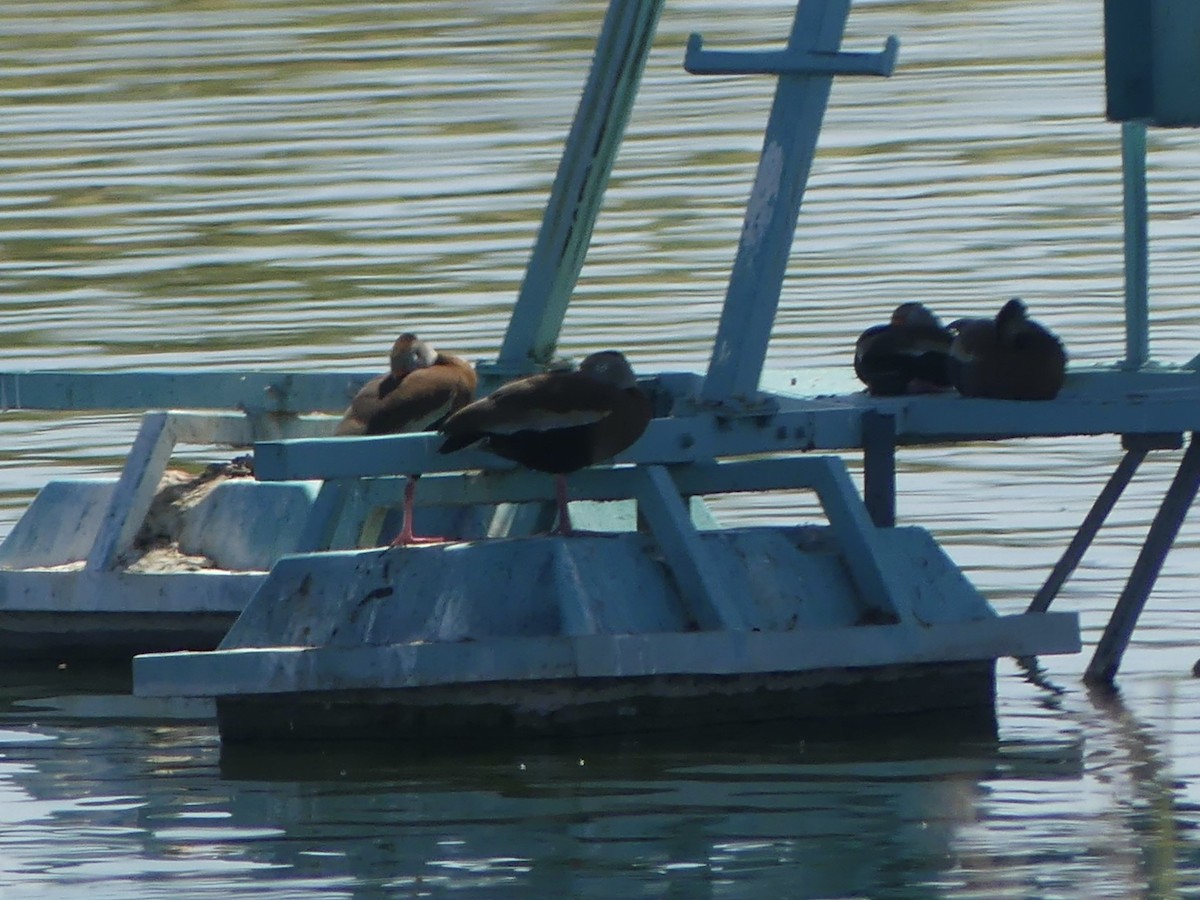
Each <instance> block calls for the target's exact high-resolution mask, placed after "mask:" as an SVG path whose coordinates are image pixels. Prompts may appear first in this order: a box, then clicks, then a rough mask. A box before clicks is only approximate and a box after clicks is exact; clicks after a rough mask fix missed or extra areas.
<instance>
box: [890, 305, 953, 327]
mask: <svg viewBox="0 0 1200 900" xmlns="http://www.w3.org/2000/svg"><path fill="white" fill-rule="evenodd" d="M892 325H894V326H899V327H904V326H907V327H910V328H911V327H920V328H941V327H942V320H941V319H939V318H938V317H937V314H936V313H934V311H933V310H931V309H930V308H929V307H928V306H926V305H925V304H924V303H918V302H917V301H915V300H910V301H909V302H908V303H901V304H900V305H899V306H897V307H896V308H895V310H893V311H892Z"/></svg>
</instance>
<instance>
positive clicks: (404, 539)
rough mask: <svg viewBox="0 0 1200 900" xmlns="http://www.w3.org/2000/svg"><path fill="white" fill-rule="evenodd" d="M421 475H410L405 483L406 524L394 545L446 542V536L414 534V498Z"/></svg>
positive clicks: (393, 542)
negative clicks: (420, 535) (418, 535)
mask: <svg viewBox="0 0 1200 900" xmlns="http://www.w3.org/2000/svg"><path fill="white" fill-rule="evenodd" d="M418 478H420V476H419V475H410V476H409V477H408V483H407V484H405V485H404V525H403V526H402V527H401V528H400V533H399V534H398V535H396V537H395V539H394V540H393V541H392V543H391V546H393V547H408V546H411V545H412V544H444V543H446V538H441V537H417V536H416V535H415V534H413V525H412V523H413V498H414V497H415V496H416V494H417V479H418Z"/></svg>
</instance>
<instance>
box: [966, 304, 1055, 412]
mask: <svg viewBox="0 0 1200 900" xmlns="http://www.w3.org/2000/svg"><path fill="white" fill-rule="evenodd" d="M950 330H951V331H953V332H954V333H955V336H954V343H953V344H952V345H951V347H950V356H951V363H950V369H951V372H952V376H953V381H954V386H955V387H956V388H958V392H959V393H960V394H962V395H963V396H964V397H991V398H994V399H1000V400H1053V399H1054V398H1055V397H1056V396H1058V392H1059V390H1060V389H1061V388H1062V385H1063V378H1064V377H1065V374H1066V368H1067V352H1066V350H1064V349H1063V345H1062V342H1061V341H1059V339H1058V338H1057V337H1055V336H1054V335H1053V334H1052V333H1051V332H1050V331H1048V330H1047V329H1046V328H1044V327H1042V326H1041V325H1039V324H1038V323H1037V322H1034V321H1032V320H1031V319H1029V318H1028V317H1027V316H1026V313H1025V304H1024V303H1022V302H1021V300H1019V299H1018V298H1016V297H1014V298H1013V299H1011V300H1009V301H1008V302H1007V303H1005V304H1004V306H1003V307H1001V308H1000V312H998V313H996V316H995V318H993V319H959V320H958V321H957V322H952V323H951V324H950Z"/></svg>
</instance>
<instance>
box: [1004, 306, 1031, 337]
mask: <svg viewBox="0 0 1200 900" xmlns="http://www.w3.org/2000/svg"><path fill="white" fill-rule="evenodd" d="M1028 322H1029V319H1028V318H1027V317H1026V314H1025V303H1024V301H1023V300H1021V298H1020V297H1013V298H1012V299H1011V300H1009V301H1008V302H1007V303H1005V304H1004V305H1003V306H1002V307H1000V312H998V313H996V332H997V333H998V334H999V335H1000V339H1001V340H1002V341H1007V340H1012V338H1014V337H1015V336H1016V335H1017V334H1019V333H1020V332H1021V330H1022V329H1023V328H1024V327H1025V326H1026V325H1027V324H1028Z"/></svg>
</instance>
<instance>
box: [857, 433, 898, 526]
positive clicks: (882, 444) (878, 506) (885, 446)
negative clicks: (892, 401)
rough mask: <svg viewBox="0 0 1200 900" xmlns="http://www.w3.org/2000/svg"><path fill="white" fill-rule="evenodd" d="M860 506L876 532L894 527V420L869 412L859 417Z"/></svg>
mask: <svg viewBox="0 0 1200 900" xmlns="http://www.w3.org/2000/svg"><path fill="white" fill-rule="evenodd" d="M862 444H863V502H864V503H866V505H867V512H868V513H870V515H871V521H872V522H874V523H875V526H876V527H877V528H891V527H892V526H893V525H895V524H896V417H895V416H891V415H888V414H886V413H881V412H876V411H875V410H868V411H867V412H865V413H863V417H862Z"/></svg>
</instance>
